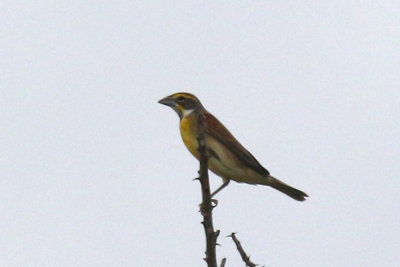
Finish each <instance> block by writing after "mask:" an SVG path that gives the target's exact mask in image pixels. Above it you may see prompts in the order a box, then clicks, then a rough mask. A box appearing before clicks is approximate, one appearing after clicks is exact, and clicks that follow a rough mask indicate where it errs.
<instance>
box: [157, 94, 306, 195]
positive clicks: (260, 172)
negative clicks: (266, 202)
mask: <svg viewBox="0 0 400 267" xmlns="http://www.w3.org/2000/svg"><path fill="white" fill-rule="evenodd" d="M158 103H160V104H163V105H166V106H169V107H171V108H172V109H173V110H174V111H175V112H176V113H177V114H178V116H179V119H180V123H179V128H180V133H181V137H182V139H183V143H184V144H185V146H186V147H187V148H188V150H189V151H190V152H191V154H192V155H193V156H194V157H195V158H196V159H197V160H199V159H200V154H199V152H198V147H199V144H198V136H199V134H202V135H203V136H204V142H205V145H206V149H207V152H208V153H207V154H208V168H209V169H210V170H211V171H212V172H213V173H215V174H216V175H218V176H219V177H221V178H222V181H223V183H222V185H221V186H220V187H219V188H217V189H216V190H215V191H214V192H213V193H212V194H211V197H214V196H215V195H216V194H217V193H218V192H220V191H221V190H222V189H223V188H225V187H226V186H227V185H228V184H229V182H230V181H231V180H233V181H235V182H238V183H247V184H252V185H265V186H270V187H272V188H274V189H276V190H278V191H280V192H282V193H284V194H286V195H287V196H289V197H291V198H293V199H295V200H297V201H304V200H305V199H306V197H308V195H307V194H306V193H304V192H303V191H301V190H298V189H296V188H294V187H292V186H290V185H288V184H286V183H284V182H282V181H280V180H279V179H277V178H275V177H273V176H271V175H270V173H269V171H268V170H267V169H265V168H264V167H263V166H262V165H261V164H260V163H259V162H258V161H257V159H256V158H255V157H254V156H253V155H252V154H251V153H250V152H249V151H248V150H247V149H246V148H245V147H244V146H242V145H241V144H240V143H239V141H237V140H236V138H235V137H234V136H233V135H232V134H231V133H230V132H229V130H228V129H227V128H226V127H225V126H224V125H223V124H222V123H221V122H220V121H219V120H218V119H217V118H216V117H214V115H212V114H211V113H210V112H208V111H207V110H206V109H205V108H204V107H203V105H202V104H201V102H200V100H199V99H198V98H197V97H196V96H194V95H193V94H190V93H186V92H178V93H175V94H172V95H169V96H167V97H165V98H163V99H161V100H159V101H158Z"/></svg>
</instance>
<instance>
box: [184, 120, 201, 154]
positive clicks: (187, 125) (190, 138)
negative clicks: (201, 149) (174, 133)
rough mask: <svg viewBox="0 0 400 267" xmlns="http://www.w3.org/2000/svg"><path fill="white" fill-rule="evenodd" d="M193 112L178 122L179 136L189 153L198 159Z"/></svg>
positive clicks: (195, 122) (195, 124)
mask: <svg viewBox="0 0 400 267" xmlns="http://www.w3.org/2000/svg"><path fill="white" fill-rule="evenodd" d="M194 115H195V114H191V115H188V116H185V117H183V118H182V120H181V122H180V130H181V136H182V139H183V143H184V144H185V145H186V147H187V148H188V149H189V151H190V153H192V154H193V156H195V157H196V158H197V159H199V153H198V151H197V148H198V143H197V121H196V117H195V116H194Z"/></svg>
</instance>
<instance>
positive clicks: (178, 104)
mask: <svg viewBox="0 0 400 267" xmlns="http://www.w3.org/2000/svg"><path fill="white" fill-rule="evenodd" d="M158 103H160V104H163V105H166V106H169V107H171V108H172V109H173V110H175V111H176V113H178V115H179V118H181V119H182V118H183V117H185V116H187V115H189V114H190V113H192V112H193V111H195V110H196V109H198V108H202V107H203V106H202V105H201V103H200V101H199V99H198V98H197V97H195V96H194V95H192V94H189V93H175V94H172V95H170V96H167V97H165V98H163V99H161V100H160V101H158Z"/></svg>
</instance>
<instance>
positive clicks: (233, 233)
mask: <svg viewBox="0 0 400 267" xmlns="http://www.w3.org/2000/svg"><path fill="white" fill-rule="evenodd" d="M234 235H236V233H235V232H232V234H230V235H227V236H226V237H233V236H234Z"/></svg>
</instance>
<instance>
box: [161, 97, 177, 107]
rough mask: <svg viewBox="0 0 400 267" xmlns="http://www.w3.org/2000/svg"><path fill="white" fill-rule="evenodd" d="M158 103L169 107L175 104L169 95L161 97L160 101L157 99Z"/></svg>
mask: <svg viewBox="0 0 400 267" xmlns="http://www.w3.org/2000/svg"><path fill="white" fill-rule="evenodd" d="M158 103H160V104H163V105H166V106H169V107H173V106H175V104H176V102H175V99H173V98H172V97H170V96H167V97H165V98H163V99H161V100H160V101H158Z"/></svg>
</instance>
